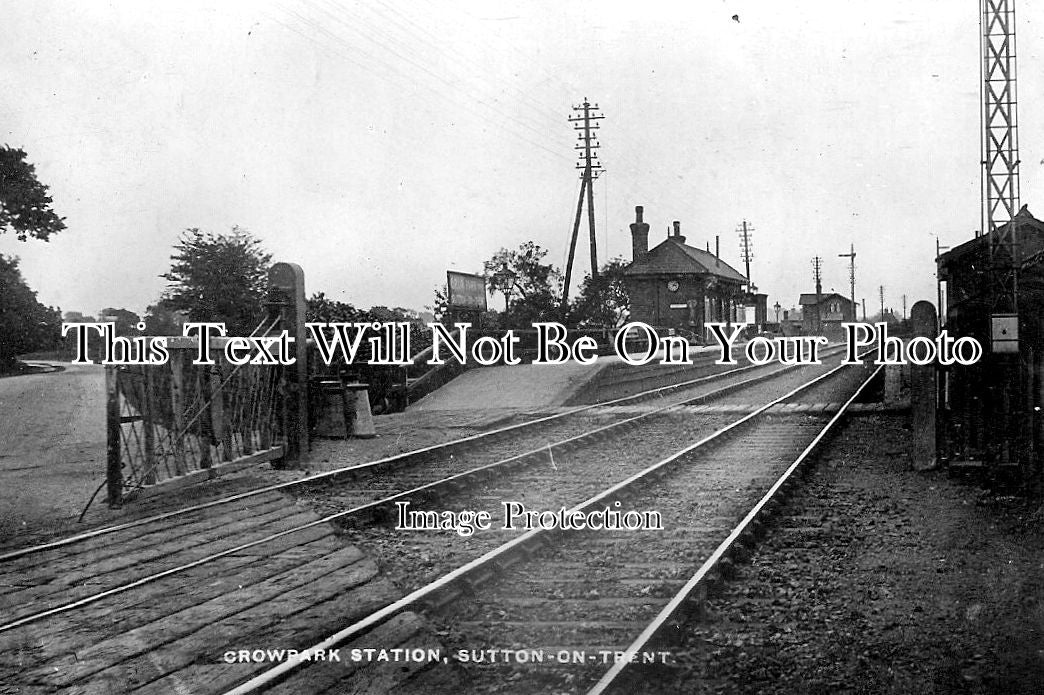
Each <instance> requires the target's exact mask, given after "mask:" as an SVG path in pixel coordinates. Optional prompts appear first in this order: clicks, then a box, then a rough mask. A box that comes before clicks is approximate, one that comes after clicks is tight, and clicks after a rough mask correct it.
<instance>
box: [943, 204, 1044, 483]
mask: <svg viewBox="0 0 1044 695" xmlns="http://www.w3.org/2000/svg"><path fill="white" fill-rule="evenodd" d="M1012 227H1013V238H1014V241H1015V248H1016V249H1017V251H1016V253H1015V254H1014V258H1011V257H1010V254H1007V252H1006V251H1005V249H1004V248H1001V247H998V251H997V252H995V253H994V257H995V258H994V260H995V261H996V262H997V264H998V266H997V267H998V268H1000V269H1001V270H1002V271H1004V270H1007V271H1010V270H1012V269H1014V270H1015V271H1016V277H1017V282H1016V284H1015V287H1016V288H1017V289H1016V291H1015V292H1014V297H1013V298H1014V300H1015V302H1014V304H1015V305H1014V306H1011V299H1012V297H1011V295H1012V293H1011V292H1010V291H1005V290H1004V289H1002V288H1000V286H998V284H997V282H996V280H997V276H996V275H995V273H993V272H990V267H991V260H990V255H991V254H990V244H991V238H992V235H993V234H994V233H992V232H991V233H988V234H982V235H980V236H977V237H975V238H973V239H970V240H969V241H966V242H965V243H963V244H961V245H960V246H957V247H954V248H953V249H951V250H950V251H948V252H946V253H944V254H942V255H941V256H939V258H938V259H937V263H938V277H939V283H940V286H939V298H940V302H941V303H942V304H943V307H944V308H943V312H942V323H943V328H945V329H946V331H947V333H948V334H949V335H950V336H953V337H962V336H971V337H973V338H975V339H976V340H978V342H979V343H980V344H981V345H982V346H983V357H982V359H981V360H980V361H979V362H978V363H976V364H975V365H972V366H959V365H957V366H952V367H945V368H943V369H942V370H941V372H940V376H941V378H940V380H939V381H940V391H939V403H940V407H939V434H940V437H939V454H940V458H941V459H943V460H945V461H950V462H955V463H960V462H963V463H966V464H969V465H973V466H985V467H987V468H991V469H993V471H994V472H999V471H1001V470H1005V471H1008V472H1015V473H1021V474H1023V475H1022V477H1023V479H1026V477H1027V476H1030V475H1033V474H1036V475H1039V474H1040V472H1041V463H1040V461H1041V456H1042V454H1044V418H1042V416H1041V413H1042V411H1041V408H1042V407H1044V222H1041V221H1040V220H1038V219H1037V218H1035V217H1034V216H1033V215H1032V214H1031V213H1030V212H1029V210H1028V209H1027V208H1026V206H1023V207H1022V209H1021V210H1020V211H1019V212H1018V214H1016V215H1015V218H1014V219H1013V220H1012V221H1011V222H1009V223H1008V224H1007V225H1004V226H1003V227H1001V228H1000V229H999V230H998V231H999V232H1001V233H1002V234H1003V233H1006V232H1007V231H1009V230H1011V229H1012ZM1002 238H1003V237H1002ZM943 297H945V301H943Z"/></svg>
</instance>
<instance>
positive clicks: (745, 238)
mask: <svg viewBox="0 0 1044 695" xmlns="http://www.w3.org/2000/svg"><path fill="white" fill-rule="evenodd" d="M736 231H737V232H738V233H739V235H740V258H742V259H743V262H744V263H745V264H746V269H747V291H748V292H753V291H754V283H753V282H752V281H751V279H750V262H751V260H753V258H754V240H753V239H751V236H750V233H751V232H753V231H754V226H753V225H750V226H748V225H747V221H746V220H743V224H742V225H741V226H740V227H738V228H737V229H736Z"/></svg>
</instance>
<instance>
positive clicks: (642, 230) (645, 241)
mask: <svg viewBox="0 0 1044 695" xmlns="http://www.w3.org/2000/svg"><path fill="white" fill-rule="evenodd" d="M642 209H643V208H642V206H641V205H638V206H636V207H635V208H634V222H633V223H632V224H631V260H632V261H637V260H638V259H639V258H641V257H642V256H644V255H645V254H647V253H649V225H648V224H647V223H645V222H642Z"/></svg>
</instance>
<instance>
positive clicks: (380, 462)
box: [0, 347, 838, 563]
mask: <svg viewBox="0 0 1044 695" xmlns="http://www.w3.org/2000/svg"><path fill="white" fill-rule="evenodd" d="M835 349H838V348H834V347H831V348H829V351H830V352H831V354H833V351H834V350H835ZM824 354H825V353H824ZM765 366H766V365H754V364H750V365H745V366H743V367H738V368H736V369H730V370H728V371H725V372H718V373H716V374H708V375H707V376H702V377H698V378H696V379H690V380H689V381H685V382H682V383H679V384H670V385H668V386H660V387H658V388H655V389H649V390H648V391H642V392H640V393H636V394H633V395H630V396H622V397H620V398H614V399H611V400H608V401H602V402H599V403H592V404H590V405H583V406H579V407H576V408H573V409H570V410H566V411H563V412H561V413H554V414H552V415H547V416H544V417H540V418H536V419H534V420H528V421H526V422H519V423H515V424H513V425H507V426H505V427H500V428H497V429H495V430H490V431H488V432H479V433H477V434H473V435H469V436H467V437H461V438H460V439H454V440H452V441H449V442H442V443H439V444H431V445H429V446H425V447H421V448H419V449H414V450H412V451H406V452H403V453H400V454H395V455H394V456H387V457H385V458H381V459H376V460H374V461H366V462H364V463H359V464H355V465H351V466H344V467H341V468H336V469H334V470H330V471H323V472H322V473H316V474H313V475H309V476H305V477H304V478H300V479H298V480H290V481H287V482H283V483H275V484H272V485H267V486H264V487H260V488H257V489H254V490H248V491H246V492H241V493H237V494H235V495H229V496H227V497H223V498H221V499H217V500H211V501H210V502H203V503H200V504H195V505H190V506H188V507H181V508H179V509H174V510H171V511H169V512H162V513H160V514H154V515H152V516H148V517H144V518H141V519H134V520H132V521H127V522H124V523H122V524H114V525H112V526H104V527H101V528H97V529H93V530H91V531H85V532H83V533H79V534H76V535H73V536H68V537H66V538H61V539H58V540H54V541H49V542H46V543H40V544H37V545H30V546H26V547H24V548H17V549H15V550H10V551H7V552H4V553H0V563H2V562H7V561H10V560H14V559H17V558H20V557H24V556H26V555H31V554H35V553H40V552H44V551H47V550H54V549H57V548H61V547H64V546H67V545H72V544H75V543H80V542H82V541H85V540H89V539H91V538H97V537H98V536H103V535H107V534H110V533H116V532H118V531H125V530H127V529H131V528H136V527H138V526H144V525H146V524H151V523H155V522H157V521H163V520H165V519H170V518H173V517H176V516H180V515H183V514H190V513H192V512H197V511H201V510H204V509H210V508H212V507H217V506H220V505H224V504H230V503H232V502H238V501H240V500H243V499H248V498H250V497H255V496H257V495H262V494H265V493H268V492H277V491H279V490H287V489H291V488H294V487H297V486H299V485H306V484H308V483H313V482H316V481H320V480H325V479H328V478H336V477H337V476H343V475H351V474H355V473H359V472H364V471H368V470H370V469H372V468H377V467H384V466H393V465H395V464H397V463H402V462H405V461H407V460H409V459H410V458H413V457H416V456H421V455H425V454H429V453H432V452H436V451H440V450H449V449H452V448H455V447H460V446H462V445H465V444H471V443H473V442H476V441H479V440H482V439H491V438H493V437H496V436H499V435H502V434H506V433H509V432H513V431H516V430H521V429H525V428H530V427H533V426H536V425H542V424H545V423H548V422H551V421H554V420H557V419H560V418H566V417H569V416H571V415H576V414H578V413H581V412H585V411H588V410H592V409H594V408H604V407H606V406H614V405H620V404H622V403H625V402H627V401H633V400H651V399H652V398H655V397H657V396H662V395H663V394H665V393H667V392H670V391H678V390H682V389H685V388H688V387H690V386H695V385H697V384H700V383H704V382H707V381H716V380H720V379H725V378H727V377H729V376H732V375H734V374H738V373H741V372H746V371H749V370H752V369H757V368H764V367H765ZM798 366H801V365H798ZM798 366H787V367H784V368H783V369H778V370H776V371H774V372H770V373H769V374H768V375H766V377H765V378H772V377H773V376H777V375H779V374H781V373H783V372H785V371H789V370H793V369H796V368H797V367H798Z"/></svg>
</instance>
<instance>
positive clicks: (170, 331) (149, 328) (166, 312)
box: [144, 299, 188, 335]
mask: <svg viewBox="0 0 1044 695" xmlns="http://www.w3.org/2000/svg"><path fill="white" fill-rule="evenodd" d="M186 313H187V312H185V311H182V310H179V309H172V308H171V307H170V306H169V305H168V304H167V301H166V300H164V299H161V300H159V301H158V302H156V303H155V304H151V305H149V306H148V307H147V308H146V309H145V319H144V320H145V331H144V332H145V335H181V334H182V333H181V327H182V325H184V323H185V321H187V320H188V317H187V315H186Z"/></svg>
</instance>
